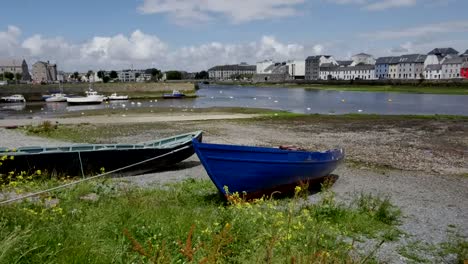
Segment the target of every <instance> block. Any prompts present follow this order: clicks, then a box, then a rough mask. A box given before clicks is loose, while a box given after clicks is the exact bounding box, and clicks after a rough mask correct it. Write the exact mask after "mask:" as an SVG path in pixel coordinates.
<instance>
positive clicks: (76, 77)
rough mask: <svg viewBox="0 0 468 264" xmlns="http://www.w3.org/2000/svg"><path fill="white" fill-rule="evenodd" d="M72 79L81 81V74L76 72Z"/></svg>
mask: <svg viewBox="0 0 468 264" xmlns="http://www.w3.org/2000/svg"><path fill="white" fill-rule="evenodd" d="M72 78H73V79H75V80H76V81H78V80H79V79H80V73H79V72H74V73H73V74H72Z"/></svg>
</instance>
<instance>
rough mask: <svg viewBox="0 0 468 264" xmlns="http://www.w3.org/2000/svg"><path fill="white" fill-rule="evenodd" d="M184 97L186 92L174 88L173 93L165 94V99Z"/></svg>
mask: <svg viewBox="0 0 468 264" xmlns="http://www.w3.org/2000/svg"><path fill="white" fill-rule="evenodd" d="M183 97H185V94H183V93H181V92H179V91H177V90H173V91H172V93H170V94H163V98H165V99H173V98H175V99H178V98H183Z"/></svg>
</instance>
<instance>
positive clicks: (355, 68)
mask: <svg viewBox="0 0 468 264" xmlns="http://www.w3.org/2000/svg"><path fill="white" fill-rule="evenodd" d="M374 69H375V67H374V65H372V64H359V65H356V66H347V67H339V66H334V67H326V68H323V67H320V71H366V70H374Z"/></svg>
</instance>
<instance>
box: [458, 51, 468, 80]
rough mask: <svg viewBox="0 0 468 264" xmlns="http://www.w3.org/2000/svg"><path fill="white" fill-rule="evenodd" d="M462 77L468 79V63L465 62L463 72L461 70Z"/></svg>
mask: <svg viewBox="0 0 468 264" xmlns="http://www.w3.org/2000/svg"><path fill="white" fill-rule="evenodd" d="M467 52H468V50H467ZM460 76H461V77H462V78H465V79H468V61H465V62H464V63H463V64H462V67H461V70H460Z"/></svg>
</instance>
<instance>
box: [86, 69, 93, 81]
mask: <svg viewBox="0 0 468 264" xmlns="http://www.w3.org/2000/svg"><path fill="white" fill-rule="evenodd" d="M93 74H94V72H93V71H92V70H89V71H88V72H87V73H86V78H88V79H89V76H91V75H93Z"/></svg>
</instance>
